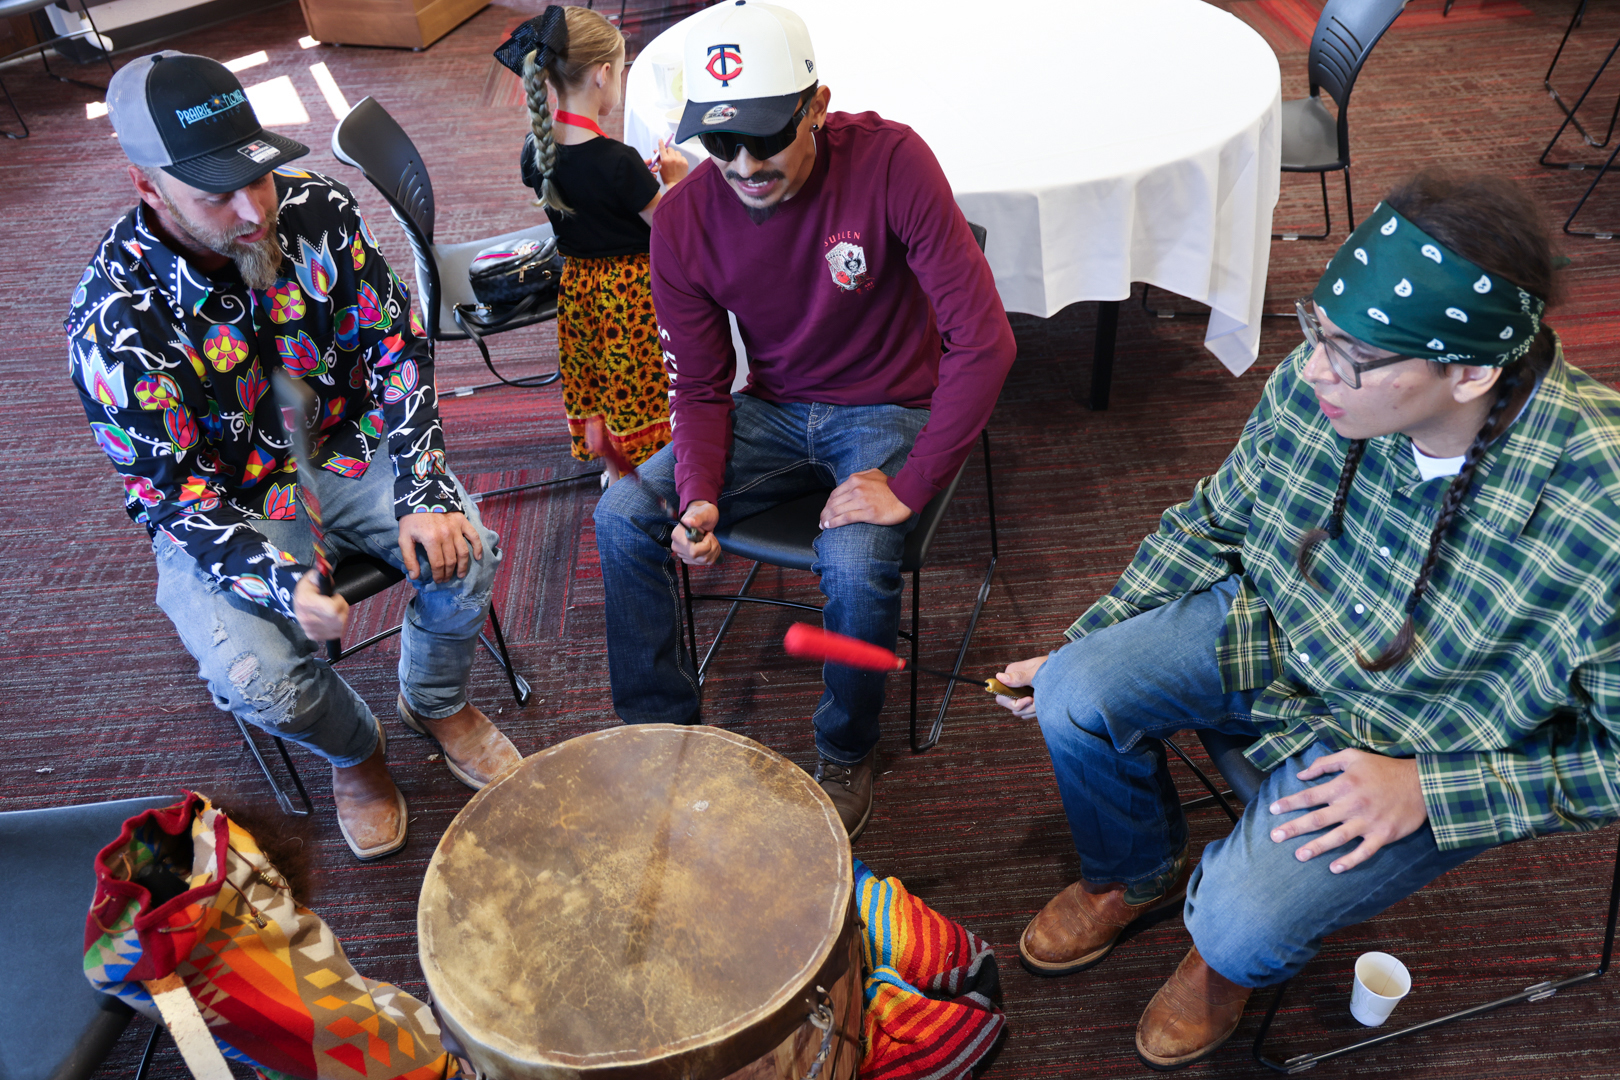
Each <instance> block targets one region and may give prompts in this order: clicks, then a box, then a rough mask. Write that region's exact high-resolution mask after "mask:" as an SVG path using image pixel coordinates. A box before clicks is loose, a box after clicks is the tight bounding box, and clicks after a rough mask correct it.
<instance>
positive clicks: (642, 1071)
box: [417, 724, 861, 1080]
mask: <svg viewBox="0 0 1620 1080" xmlns="http://www.w3.org/2000/svg"><path fill="white" fill-rule="evenodd" d="M853 893H854V882H853V879H852V867H851V861H850V851H849V840H848V839H847V837H846V836H845V834H844V828H843V825H842V824H841V823H840V822H839V819H838V813H837V811H836V810H834V809H833V805H832V803H831V802H830V801H829V800H828V798H827V796H826V794H825V793H824V792H823V791H822V790H821V789H820V788H819V787H818V786H817V785H816V784H815V782H814V781H813V780H811V778H810V777H809V776H807V775H806V774H805V773H804V771H803V770H801V769H799V768H797V767H796V766H795V765H793V764H792V763H791V762H789V761H788V760H787V759H785V758H783V757H782V756H781V755H779V754H776V753H775V752H773V751H771V750H768V749H766V748H765V747H763V746H761V745H760V744H758V743H756V742H754V741H753V740H751V739H746V738H744V737H742V736H741V735H733V734H731V733H729V732H726V731H721V730H719V729H717V728H710V727H681V726H676V725H671V724H645V725H633V726H625V727H618V728H613V729H610V730H608V731H603V732H600V733H597V734H592V735H583V736H580V737H579V738H576V739H570V740H569V741H567V742H564V743H561V744H559V745H557V746H554V747H552V748H550V749H549V750H545V751H542V752H541V753H538V754H535V755H534V756H532V757H530V758H528V759H526V760H525V761H524V762H523V764H522V765H521V766H520V767H519V768H518V769H517V770H516V771H514V772H512V773H511V774H509V775H508V776H506V777H505V778H504V779H502V780H500V781H498V782H497V783H494V784H491V785H490V786H489V787H487V788H485V789H484V790H482V791H480V792H479V793H478V794H476V795H474V796H473V798H472V800H471V801H470V802H469V803H468V804H467V806H466V807H465V808H464V809H463V810H462V811H461V813H460V814H458V815H457V816H456V819H455V821H454V822H452V823H451V825H450V828H449V829H448V830H446V832H445V834H444V838H443V839H442V840H440V841H439V849H438V851H437V852H435V853H434V856H433V861H432V863H430V864H429V866H428V871H427V877H426V879H425V880H424V881H423V883H422V900H421V907H420V909H419V911H418V914H417V928H418V932H419V934H420V943H421V952H422V969H423V971H424V973H425V974H426V976H427V983H428V988H429V990H430V991H431V992H432V995H433V1000H434V1002H435V1004H436V1006H437V1009H438V1012H439V1014H440V1016H441V1018H442V1020H443V1021H444V1023H445V1026H446V1027H447V1028H448V1029H449V1032H448V1034H449V1035H451V1036H453V1037H454V1038H455V1039H456V1040H458V1041H459V1042H460V1043H461V1045H462V1047H463V1048H464V1050H465V1054H466V1056H467V1057H468V1058H469V1059H471V1061H472V1063H473V1064H474V1065H476V1066H477V1067H478V1068H479V1070H480V1071H481V1072H482V1073H484V1074H485V1075H486V1076H490V1077H494V1078H497V1080H529V1078H537V1080H538V1078H543V1080H560V1078H565V1077H566V1078H570V1080H572V1078H590V1080H596V1078H634V1080H641V1078H658V1080H663V1078H670V1080H722V1078H746V1080H777V1078H783V1080H786V1078H789V1077H791V1078H793V1080H801V1078H803V1077H806V1076H812V1075H814V1076H816V1077H817V1078H818V1080H850V1078H852V1077H854V1075H855V1068H856V1065H857V1063H858V1060H859V1057H860V1053H859V1049H860V1030H861V992H860V981H859V980H860V967H861V954H860V936H859V933H858V926H857V923H856V919H855V910H854V905H853Z"/></svg>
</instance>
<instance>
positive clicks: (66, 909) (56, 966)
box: [0, 794, 179, 1080]
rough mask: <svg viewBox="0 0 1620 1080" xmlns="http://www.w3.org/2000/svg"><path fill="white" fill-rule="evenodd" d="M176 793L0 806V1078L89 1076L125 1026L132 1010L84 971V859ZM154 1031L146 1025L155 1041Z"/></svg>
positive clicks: (89, 877)
mask: <svg viewBox="0 0 1620 1080" xmlns="http://www.w3.org/2000/svg"><path fill="white" fill-rule="evenodd" d="M178 798H179V796H178V794H175V795H164V796H160V797H157V798H144V799H122V800H119V801H117V802H102V803H90V804H87V805H83V806H53V807H48V808H46V809H42V810H12V811H9V812H7V813H0V881H4V882H5V888H3V889H0V926H4V927H5V928H6V947H5V948H3V949H0V983H3V985H5V986H9V987H10V988H11V991H10V993H9V994H8V995H7V1000H6V1006H5V1009H6V1029H5V1030H6V1034H5V1037H4V1038H0V1076H4V1077H5V1078H6V1080H88V1078H89V1077H90V1076H91V1075H92V1074H93V1073H94V1072H95V1071H96V1069H97V1068H98V1067H99V1066H100V1065H101V1063H102V1061H104V1060H105V1059H106V1057H107V1055H108V1054H109V1053H110V1052H111V1051H112V1048H113V1045H114V1044H115V1043H116V1042H117V1041H118V1037H119V1036H120V1035H121V1034H123V1031H124V1029H125V1028H126V1027H128V1026H129V1021H130V1018H131V1017H133V1016H134V1015H135V1010H133V1009H131V1008H130V1007H129V1006H128V1005H126V1004H124V1003H123V1002H122V1001H119V1000H118V999H117V998H115V997H111V996H109V995H107V994H103V993H101V992H100V991H98V990H96V989H95V988H94V987H92V986H91V985H90V983H89V982H88V981H87V980H86V979H85V977H84V919H85V913H86V912H88V911H89V910H90V900H91V898H92V897H94V896H95V892H96V876H95V869H94V866H93V860H94V859H95V855H96V852H98V851H100V850H101V849H102V848H104V847H106V846H107V845H108V844H110V843H112V842H113V841H114V840H116V839H118V829H119V826H121V825H122V824H123V823H124V821H125V819H127V818H130V817H133V816H135V815H136V814H138V813H140V812H141V811H142V810H146V809H150V808H151V807H154V806H168V805H170V804H171V803H173V802H175V801H176V800H177V799H178ZM159 1030H161V1029H160V1028H154V1029H153V1032H152V1038H153V1039H154V1040H155V1039H156V1037H157V1033H158V1031H159ZM150 1054H151V1043H150V1041H149V1043H148V1047H147V1056H148V1058H150ZM144 1069H145V1063H144V1062H143V1063H142V1071H143V1072H144ZM139 1077H140V1074H139V1073H138V1074H137V1080H139Z"/></svg>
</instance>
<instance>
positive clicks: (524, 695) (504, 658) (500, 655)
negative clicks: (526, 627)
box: [478, 603, 532, 708]
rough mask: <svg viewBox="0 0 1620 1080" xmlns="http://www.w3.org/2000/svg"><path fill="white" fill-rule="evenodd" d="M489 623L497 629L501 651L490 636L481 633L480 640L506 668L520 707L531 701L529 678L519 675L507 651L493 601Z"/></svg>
mask: <svg viewBox="0 0 1620 1080" xmlns="http://www.w3.org/2000/svg"><path fill="white" fill-rule="evenodd" d="M489 625H490V629H492V630H494V631H495V640H496V642H498V643H499V645H500V649H499V651H497V649H496V647H495V646H494V645H491V644H490V643H489V638H488V637H486V636H485V635H484V634H479V635H478V640H479V641H481V642H483V643H484V648H486V649H488V650H489V654H490V655H491V656H493V657H494V658H495V660H496V662H497V663H498V664H500V665H501V667H502V668H503V669H505V671H506V680H507V681H508V682H509V683H511V684H512V700H514V701H516V702H517V703H518V707H519V708H522V707H523V706H525V705H527V704H528V703H529V695H530V693H531V692H532V691H531V690H530V689H529V680H527V679H525V678H524V677H523V676H522V675H519V674H518V672H517V668H515V667H513V666H512V654H511V653H509V652H507V651H506V635H505V634H503V633H501V620H500V617H499V616H498V615H496V614H495V605H494V604H493V603H491V604H490V605H489Z"/></svg>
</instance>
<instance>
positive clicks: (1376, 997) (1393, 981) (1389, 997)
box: [1350, 952, 1412, 1027]
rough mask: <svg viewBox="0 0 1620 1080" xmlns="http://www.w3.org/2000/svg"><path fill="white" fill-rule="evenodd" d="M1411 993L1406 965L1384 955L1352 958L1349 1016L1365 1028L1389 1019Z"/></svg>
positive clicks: (1376, 954)
mask: <svg viewBox="0 0 1620 1080" xmlns="http://www.w3.org/2000/svg"><path fill="white" fill-rule="evenodd" d="M1411 990H1412V976H1411V974H1410V973H1409V972H1408V971H1407V970H1406V965H1405V964H1403V963H1401V962H1400V961H1399V960H1397V959H1395V958H1394V957H1393V956H1391V955H1389V953H1385V952H1367V953H1362V954H1361V955H1360V956H1358V957H1357V958H1356V982H1355V986H1354V987H1352V988H1351V990H1350V1015H1351V1016H1353V1017H1355V1018H1356V1019H1357V1020H1359V1021H1360V1022H1361V1023H1363V1024H1365V1025H1367V1026H1368V1027H1377V1026H1378V1025H1380V1024H1382V1023H1383V1022H1384V1021H1385V1020H1388V1019H1389V1014H1390V1011H1391V1010H1393V1009H1394V1008H1395V1006H1396V1004H1397V1003H1398V1002H1399V1001H1400V1000H1401V998H1403V997H1405V996H1406V995H1407V994H1409V993H1410V992H1411Z"/></svg>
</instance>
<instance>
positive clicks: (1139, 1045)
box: [1136, 945, 1254, 1072]
mask: <svg viewBox="0 0 1620 1080" xmlns="http://www.w3.org/2000/svg"><path fill="white" fill-rule="evenodd" d="M1252 993H1254V991H1253V990H1252V989H1250V988H1249V987H1247V986H1239V985H1238V984H1237V983H1235V982H1233V981H1232V980H1231V979H1228V978H1227V977H1226V976H1224V975H1222V974H1221V973H1220V972H1218V971H1216V970H1215V969H1214V968H1212V967H1210V966H1209V965H1208V964H1206V963H1204V958H1203V957H1202V956H1199V955H1198V946H1196V945H1194V946H1193V948H1192V950H1191V951H1190V952H1188V953H1187V955H1186V956H1184V957H1182V960H1181V965H1180V966H1179V967H1177V968H1176V973H1175V974H1174V975H1172V976H1170V980H1169V981H1168V982H1166V983H1165V984H1164V985H1163V986H1161V987H1159V992H1158V993H1157V994H1154V995H1153V1000H1152V1001H1150V1002H1148V1007H1147V1011H1146V1012H1144V1013H1143V1014H1142V1019H1141V1020H1139V1021H1138V1022H1137V1024H1136V1056H1137V1057H1139V1058H1141V1059H1142V1064H1144V1065H1146V1066H1147V1067H1148V1068H1150V1069H1157V1070H1158V1071H1159V1072H1170V1071H1171V1070H1172V1069H1184V1068H1186V1067H1187V1066H1188V1065H1191V1064H1192V1063H1193V1062H1195V1061H1202V1060H1203V1059H1204V1058H1206V1057H1208V1056H1209V1055H1211V1054H1213V1053H1214V1052H1215V1051H1217V1050H1219V1049H1220V1048H1221V1044H1222V1043H1224V1042H1226V1040H1227V1039H1230V1038H1231V1037H1232V1033H1233V1032H1235V1031H1236V1030H1237V1027H1238V1023H1239V1021H1241V1020H1242V1019H1243V1007H1244V1006H1245V1005H1247V1004H1248V1003H1249V995H1250V994H1252Z"/></svg>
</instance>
